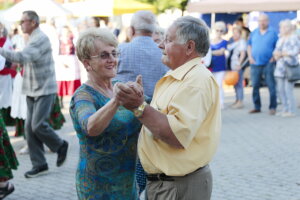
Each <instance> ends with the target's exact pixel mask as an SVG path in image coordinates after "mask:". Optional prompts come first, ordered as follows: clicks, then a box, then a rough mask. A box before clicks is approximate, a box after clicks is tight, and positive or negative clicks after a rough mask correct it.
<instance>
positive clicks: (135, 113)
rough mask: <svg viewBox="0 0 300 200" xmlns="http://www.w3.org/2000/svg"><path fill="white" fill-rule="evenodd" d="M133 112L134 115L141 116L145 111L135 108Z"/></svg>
mask: <svg viewBox="0 0 300 200" xmlns="http://www.w3.org/2000/svg"><path fill="white" fill-rule="evenodd" d="M133 114H134V116H136V117H139V116H141V115H142V114H143V111H141V110H135V111H134V112H133Z"/></svg>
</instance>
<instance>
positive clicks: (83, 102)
mask: <svg viewBox="0 0 300 200" xmlns="http://www.w3.org/2000/svg"><path fill="white" fill-rule="evenodd" d="M96 111H97V110H96V107H95V103H94V99H93V97H92V95H91V94H90V93H88V92H84V91H79V92H77V93H75V95H74V96H73V98H72V101H71V105H70V115H71V117H72V120H73V123H74V128H75V130H76V131H77V133H82V134H85V135H87V124H88V119H89V117H90V116H91V115H93V114H94V113H95V112H96Z"/></svg>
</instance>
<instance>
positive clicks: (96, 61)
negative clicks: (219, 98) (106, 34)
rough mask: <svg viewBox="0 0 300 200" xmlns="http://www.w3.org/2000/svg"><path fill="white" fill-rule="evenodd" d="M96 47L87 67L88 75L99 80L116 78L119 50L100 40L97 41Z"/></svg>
mask: <svg viewBox="0 0 300 200" xmlns="http://www.w3.org/2000/svg"><path fill="white" fill-rule="evenodd" d="M95 47H96V50H95V51H94V52H92V54H91V58H90V59H89V60H88V62H87V63H86V66H85V67H86V69H87V71H88V73H90V74H91V75H92V76H94V77H96V78H99V79H112V78H114V77H115V76H116V73H117V63H118V61H117V60H118V58H117V56H118V53H117V49H116V48H115V47H114V46H111V45H108V44H106V43H104V42H102V41H100V40H96V41H95Z"/></svg>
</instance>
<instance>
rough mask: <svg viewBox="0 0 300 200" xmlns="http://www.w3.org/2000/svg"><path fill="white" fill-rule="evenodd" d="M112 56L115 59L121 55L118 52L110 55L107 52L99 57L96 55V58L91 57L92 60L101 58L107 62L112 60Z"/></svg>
mask: <svg viewBox="0 0 300 200" xmlns="http://www.w3.org/2000/svg"><path fill="white" fill-rule="evenodd" d="M110 55H111V56H112V57H113V58H118V57H119V56H120V53H119V52H116V51H113V52H111V53H108V52H106V51H104V52H102V53H100V54H99V55H96V56H91V58H100V59H102V60H107V59H109V58H110Z"/></svg>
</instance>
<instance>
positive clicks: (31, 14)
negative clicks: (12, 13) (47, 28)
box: [23, 10, 40, 26]
mask: <svg viewBox="0 0 300 200" xmlns="http://www.w3.org/2000/svg"><path fill="white" fill-rule="evenodd" d="M23 14H26V15H27V16H28V18H29V19H30V20H32V21H34V22H35V23H36V25H37V26H38V25H39V24H40V17H39V16H38V14H37V13H36V12H35V11H33V10H26V11H24V12H23Z"/></svg>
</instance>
